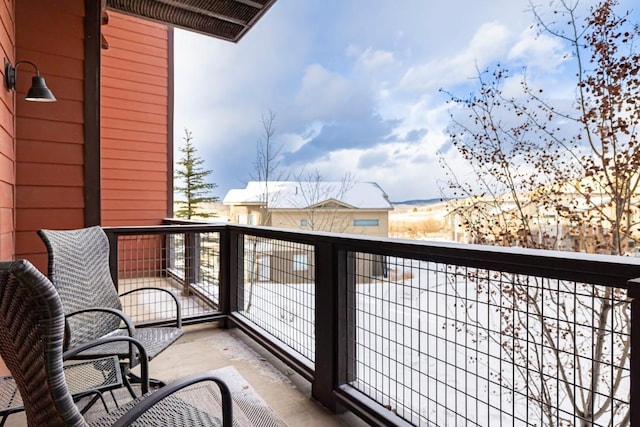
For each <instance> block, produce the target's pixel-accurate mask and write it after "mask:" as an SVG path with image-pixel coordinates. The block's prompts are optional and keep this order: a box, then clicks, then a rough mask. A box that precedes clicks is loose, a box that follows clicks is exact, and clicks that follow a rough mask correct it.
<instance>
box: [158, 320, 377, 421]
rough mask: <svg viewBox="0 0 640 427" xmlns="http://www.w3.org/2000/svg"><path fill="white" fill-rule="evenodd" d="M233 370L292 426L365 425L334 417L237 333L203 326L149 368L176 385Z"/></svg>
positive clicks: (288, 370) (297, 379)
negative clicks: (201, 375)
mask: <svg viewBox="0 0 640 427" xmlns="http://www.w3.org/2000/svg"><path fill="white" fill-rule="evenodd" d="M225 366H233V367H235V369H236V370H237V371H238V372H239V373H240V375H242V377H243V378H244V379H245V380H246V381H247V383H249V385H250V386H251V387H253V389H254V390H255V391H256V392H257V393H258V394H259V395H260V396H261V397H262V398H263V399H264V400H265V401H266V402H267V404H268V405H269V406H270V407H271V408H272V409H273V410H274V411H275V412H276V413H277V414H278V415H279V416H280V418H281V419H282V420H283V421H284V422H285V423H287V425H289V426H292V427H293V426H318V427H324V426H326V427H331V426H366V425H367V424H366V423H364V422H363V421H362V420H360V419H359V418H358V417H356V416H355V415H353V414H351V413H349V412H347V413H344V414H341V415H333V414H331V413H330V412H329V411H328V410H326V409H325V408H324V407H322V406H321V405H319V404H317V403H316V402H315V401H313V400H312V399H311V397H310V396H311V387H310V384H309V383H308V382H307V381H305V380H304V379H302V378H301V377H300V376H299V375H298V374H296V373H295V372H294V371H293V370H292V369H291V368H289V367H287V366H286V365H285V364H283V363H282V362H280V361H279V360H278V359H276V358H275V357H273V356H272V355H270V354H269V353H268V352H266V351H265V350H264V349H263V348H262V347H260V346H259V345H257V344H256V343H255V342H253V341H252V340H251V339H249V338H248V337H246V335H244V334H243V333H242V332H241V331H240V330H238V329H221V328H218V327H217V326H211V325H199V326H189V327H186V328H185V334H184V336H183V337H181V338H180V340H179V341H178V342H177V343H175V344H174V345H172V346H171V347H169V348H168V349H167V350H165V351H164V352H163V353H161V354H160V355H159V356H158V357H157V358H155V359H154V360H153V361H152V362H151V364H150V371H151V376H152V377H156V378H159V379H162V380H171V379H175V378H180V377H183V376H186V375H190V374H194V373H198V372H205V371H208V370H212V369H217V368H222V367H225Z"/></svg>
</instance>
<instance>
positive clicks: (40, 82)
mask: <svg viewBox="0 0 640 427" xmlns="http://www.w3.org/2000/svg"><path fill="white" fill-rule="evenodd" d="M25 99H26V100H27V101H38V102H53V101H55V100H56V97H55V96H53V93H51V91H50V90H49V88H48V87H47V84H46V83H45V82H44V78H43V77H41V76H39V75H38V76H34V77H32V78H31V88H29V92H27V96H26V97H25Z"/></svg>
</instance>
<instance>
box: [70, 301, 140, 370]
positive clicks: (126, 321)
mask: <svg viewBox="0 0 640 427" xmlns="http://www.w3.org/2000/svg"><path fill="white" fill-rule="evenodd" d="M93 311H100V312H103V313H109V314H113V315H114V316H116V317H119V318H120V320H121V321H122V322H123V323H124V326H125V328H126V330H127V334H128V335H129V337H131V338H133V337H135V335H136V332H135V331H136V328H135V326H134V325H133V322H131V319H129V316H127V315H126V314H125V313H124V312H122V310H118V309H116V308H108V307H90V308H85V309H83V310H78V311H74V312H72V313H69V314H67V315H66V316H65V318H64V332H65V338H64V348H65V349H66V348H67V347H68V346H69V340H70V339H71V333H72V332H71V330H70V328H69V323H68V322H67V319H69V318H70V317H73V316H75V315H77V314H84V313H91V312H93ZM99 339H101V338H99ZM93 342H95V341H90V343H93ZM103 344H104V343H103ZM83 345H84V344H83ZM92 347H94V346H92ZM74 349H75V348H74ZM69 351H71V350H69ZM75 354H77V353H75ZM145 359H146V350H145ZM129 360H130V361H132V362H131V363H133V360H135V354H134V352H133V346H132V345H131V344H130V345H129Z"/></svg>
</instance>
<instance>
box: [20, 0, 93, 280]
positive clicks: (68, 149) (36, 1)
mask: <svg viewBox="0 0 640 427" xmlns="http://www.w3.org/2000/svg"><path fill="white" fill-rule="evenodd" d="M15 16H16V24H15V25H16V27H15V28H16V30H15V38H16V60H18V61H20V60H28V61H32V62H34V63H35V64H36V65H37V66H38V68H39V69H40V73H41V74H42V76H44V77H45V79H46V80H47V85H48V86H49V88H50V89H51V91H52V92H53V93H54V94H55V96H56V98H57V99H58V102H56V103H37V102H27V101H25V100H24V96H25V93H26V91H27V89H28V88H29V85H30V83H31V76H33V72H32V70H31V69H30V68H29V67H27V66H25V67H21V68H20V71H19V73H18V81H17V91H16V93H15V105H16V119H15V120H16V135H15V137H16V159H17V163H16V183H17V185H16V195H15V200H16V239H15V245H16V257H17V258H27V259H29V260H31V261H32V262H33V263H34V264H35V265H36V266H37V267H38V268H39V269H40V270H41V271H46V251H45V248H44V245H43V244H42V242H41V241H40V239H39V238H38V237H37V236H36V231H37V230H38V229H40V228H78V227H82V226H84V158H83V144H84V111H83V108H84V107H83V106H84V90H83V80H84V2H83V1H80V0H57V1H55V2H52V1H50V0H20V1H16V2H15Z"/></svg>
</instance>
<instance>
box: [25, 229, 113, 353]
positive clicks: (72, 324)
mask: <svg viewBox="0 0 640 427" xmlns="http://www.w3.org/2000/svg"><path fill="white" fill-rule="evenodd" d="M38 235H39V236H40V238H41V239H42V240H43V241H44V244H45V246H46V247H47V251H48V253H49V268H48V270H49V279H50V280H51V282H52V283H53V286H55V288H56V290H57V291H58V293H59V294H60V299H61V300H62V307H63V309H64V313H65V314H67V315H68V314H69V313H72V312H75V311H78V310H83V309H87V308H91V307H107V308H115V309H118V310H121V309H122V305H121V304H120V299H119V298H118V291H117V290H116V287H115V285H114V283H113V280H112V279H111V273H110V270H109V239H108V238H107V235H106V234H105V232H104V231H103V230H102V228H101V227H99V226H94V227H88V228H81V229H77V230H40V231H38ZM67 321H68V326H69V331H70V336H69V337H68V345H69V346H71V347H74V346H76V345H77V344H80V343H82V342H86V341H90V340H94V339H97V338H100V337H102V336H104V335H105V334H107V333H109V332H111V331H113V330H115V329H117V328H118V327H119V326H120V320H119V319H118V318H116V317H115V316H113V315H110V314H107V313H104V312H92V313H88V314H83V315H78V316H72V317H69V318H68V320H67Z"/></svg>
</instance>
